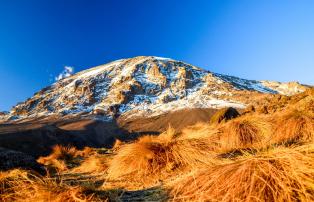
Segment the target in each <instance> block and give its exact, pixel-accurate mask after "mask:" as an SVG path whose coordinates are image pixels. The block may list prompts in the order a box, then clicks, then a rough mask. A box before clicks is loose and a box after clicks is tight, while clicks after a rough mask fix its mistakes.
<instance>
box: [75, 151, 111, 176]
mask: <svg viewBox="0 0 314 202" xmlns="http://www.w3.org/2000/svg"><path fill="white" fill-rule="evenodd" d="M107 168H108V165H107V158H106V157H104V156H101V155H97V154H94V155H91V156H89V157H86V158H85V159H84V160H83V161H82V163H81V164H80V165H79V166H78V167H76V168H74V169H73V171H74V172H84V173H94V174H95V173H99V172H104V171H106V170H107Z"/></svg>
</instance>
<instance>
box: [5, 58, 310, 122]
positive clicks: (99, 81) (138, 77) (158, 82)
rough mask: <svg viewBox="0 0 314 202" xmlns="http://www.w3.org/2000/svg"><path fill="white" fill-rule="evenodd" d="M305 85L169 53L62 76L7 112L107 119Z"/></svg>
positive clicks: (235, 102)
mask: <svg viewBox="0 0 314 202" xmlns="http://www.w3.org/2000/svg"><path fill="white" fill-rule="evenodd" d="M291 88H292V89H291ZM304 88H305V87H304V86H302V85H300V84H294V85H293V86H291V85H289V84H284V83H279V82H274V83H271V82H266V81H254V80H246V79H240V78H237V77H233V76H227V75H222V74H216V73H212V72H210V71H207V70H204V69H201V68H198V67H195V66H193V65H190V64H187V63H184V62H181V61H175V60H172V59H169V58H160V57H152V56H148V57H144V56H140V57H135V58H130V59H121V60H117V61H114V62H111V63H108V64H105V65H100V66H97V67H94V68H91V69H88V70H85V71H82V72H79V73H77V74H75V75H72V76H70V77H67V78H64V79H61V80H59V81H57V82H56V83H54V84H53V85H52V86H49V87H46V88H44V89H42V90H41V91H39V92H37V93H36V94H35V95H34V96H33V97H32V98H30V99H28V100H26V101H25V102H23V103H20V104H18V105H16V106H15V107H14V108H13V109H12V110H11V112H10V114H9V115H6V117H10V118H11V119H12V118H17V119H19V118H23V117H37V116H47V115H51V114H59V115H66V114H73V115H83V114H98V115H101V116H102V117H103V119H112V118H114V117H116V116H120V115H123V116H127V117H132V116H153V115H158V114H162V113H166V112H168V111H174V110H178V109H183V108H222V107H226V106H232V107H236V108H244V107H245V106H246V105H247V104H249V103H250V100H249V99H244V98H241V99H238V97H237V96H238V95H239V93H240V94H241V93H250V92H254V93H270V94H277V93H280V94H288V95H291V94H294V93H298V92H302V91H304ZM236 95H237V96H236Z"/></svg>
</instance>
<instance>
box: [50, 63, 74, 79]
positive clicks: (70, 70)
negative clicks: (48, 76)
mask: <svg viewBox="0 0 314 202" xmlns="http://www.w3.org/2000/svg"><path fill="white" fill-rule="evenodd" d="M73 73H74V67H70V66H65V67H64V69H63V71H62V72H61V73H60V74H59V75H58V76H56V77H55V80H56V81H59V80H61V79H64V78H67V77H69V76H71V75H72V74H73Z"/></svg>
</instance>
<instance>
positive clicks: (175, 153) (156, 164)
mask: <svg viewBox="0 0 314 202" xmlns="http://www.w3.org/2000/svg"><path fill="white" fill-rule="evenodd" d="M211 150H212V149H211V145H210V144H209V142H208V141H207V140H206V139H180V138H178V137H175V133H174V131H173V130H172V129H168V131H167V132H166V133H164V134H161V135H160V136H144V137H141V138H139V140H137V141H136V142H134V143H131V144H126V145H123V146H122V147H121V148H120V149H119V150H118V151H117V154H116V155H115V156H114V157H113V159H112V161H111V162H110V163H109V168H108V176H109V178H111V179H115V178H119V177H122V176H125V175H130V174H133V175H132V177H133V178H136V177H139V178H141V177H144V176H146V177H147V178H148V177H149V176H156V175H158V174H161V173H162V172H163V171H165V172H167V171H168V172H170V171H173V170H175V169H179V168H187V167H189V168H192V167H194V166H195V165H197V164H198V163H200V162H201V163H204V164H210V163H213V160H212V159H211V158H209V157H210V156H212V153H213V152H211Z"/></svg>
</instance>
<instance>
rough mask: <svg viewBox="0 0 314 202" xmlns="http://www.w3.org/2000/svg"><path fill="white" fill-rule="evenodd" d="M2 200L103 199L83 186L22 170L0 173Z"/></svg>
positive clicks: (60, 201) (59, 200)
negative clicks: (70, 184) (67, 183)
mask: <svg viewBox="0 0 314 202" xmlns="http://www.w3.org/2000/svg"><path fill="white" fill-rule="evenodd" d="M0 201H26V202H28V201H29V202H32V201H52V202H63V201H69V202H78V201H79V202H83V201H101V200H100V199H99V198H97V197H95V196H94V195H93V194H91V191H90V190H87V189H86V188H84V187H81V186H69V185H66V184H63V183H62V181H60V182H58V181H57V180H56V179H53V178H48V177H43V176H37V175H34V174H31V173H29V172H26V171H22V170H11V171H8V172H2V173H0Z"/></svg>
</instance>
